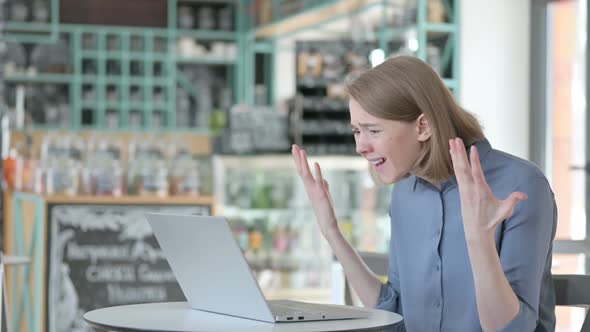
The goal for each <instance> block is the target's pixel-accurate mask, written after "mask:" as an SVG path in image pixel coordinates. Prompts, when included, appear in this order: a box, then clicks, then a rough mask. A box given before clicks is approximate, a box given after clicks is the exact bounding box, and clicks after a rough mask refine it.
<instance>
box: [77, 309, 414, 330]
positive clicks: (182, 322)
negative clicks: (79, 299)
mask: <svg viewBox="0 0 590 332" xmlns="http://www.w3.org/2000/svg"><path fill="white" fill-rule="evenodd" d="M364 310H367V311H368V312H369V316H368V317H367V318H360V319H345V320H331V321H317V322H296V323H267V322H261V321H256V320H251V319H245V318H239V317H234V316H227V315H222V314H216V313H211V312H206V311H201V310H195V309H192V308H191V307H190V306H189V304H188V303H187V302H163V303H146V304H132V305H123V306H116V307H109V308H103V309H97V310H93V311H89V312H87V313H86V314H84V320H86V322H87V323H89V324H90V325H92V326H93V327H96V328H99V329H103V330H107V331H170V332H188V331H190V332H199V331H217V332H224V331H243V332H270V331H273V332H295V331H298V332H319V331H358V330H363V331H393V330H394V328H395V326H396V325H398V324H399V323H400V322H401V321H402V317H401V316H400V315H398V314H395V313H392V312H389V311H384V310H378V309H369V308H364Z"/></svg>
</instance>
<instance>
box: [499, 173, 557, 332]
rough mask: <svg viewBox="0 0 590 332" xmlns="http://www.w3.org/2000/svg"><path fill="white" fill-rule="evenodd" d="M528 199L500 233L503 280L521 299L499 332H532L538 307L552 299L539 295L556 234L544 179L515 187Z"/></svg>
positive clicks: (548, 268)
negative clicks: (504, 276) (511, 317)
mask: <svg viewBox="0 0 590 332" xmlns="http://www.w3.org/2000/svg"><path fill="white" fill-rule="evenodd" d="M517 190H518V191H522V192H524V193H526V194H527V195H528V197H529V198H528V200H526V201H524V202H521V203H520V204H518V205H517V207H516V209H515V211H514V214H513V216H512V217H511V218H509V219H507V220H506V221H505V222H504V224H503V225H502V228H501V230H500V232H502V234H501V237H500V238H501V239H502V240H501V243H500V247H499V249H498V250H499V254H500V261H501V263H502V267H503V269H504V274H505V275H506V279H507V280H508V282H509V283H510V285H511V287H512V289H513V290H514V293H515V294H516V296H517V297H518V300H519V302H520V310H519V312H518V314H517V315H516V317H515V318H514V319H513V320H512V321H511V322H509V323H508V324H507V325H506V326H505V327H504V328H502V329H501V330H500V331H505V332H512V331H519V332H520V331H534V330H535V328H536V327H537V324H538V319H539V307H542V306H544V305H545V304H547V303H540V302H543V301H554V297H553V296H541V284H542V281H543V276H544V274H546V273H547V272H548V271H547V270H550V268H551V266H550V265H551V264H550V262H551V249H552V245H551V243H552V239H553V237H554V236H555V224H556V217H557V215H556V213H557V212H556V207H555V201H554V198H553V193H552V191H551V189H550V187H549V184H548V183H547V180H546V179H545V178H541V177H534V178H530V179H528V181H524V182H522V184H521V185H520V186H519V187H518V188H517Z"/></svg>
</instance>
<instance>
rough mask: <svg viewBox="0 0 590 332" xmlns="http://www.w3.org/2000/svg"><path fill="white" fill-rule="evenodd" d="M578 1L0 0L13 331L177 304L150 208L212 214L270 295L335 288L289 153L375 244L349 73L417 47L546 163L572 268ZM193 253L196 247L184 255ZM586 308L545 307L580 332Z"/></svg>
mask: <svg viewBox="0 0 590 332" xmlns="http://www.w3.org/2000/svg"><path fill="white" fill-rule="evenodd" d="M587 14H588V6H587V2H586V1H584V0H563V1H550V0H517V1H514V0H496V1H485V0H340V1H339V0H125V1H116V0H0V152H1V157H2V164H1V165H2V200H0V211H1V213H0V221H1V226H2V227H1V228H0V232H1V235H2V236H1V237H0V239H1V244H2V247H1V248H2V251H3V253H4V254H5V255H10V256H18V257H24V258H27V259H28V262H27V263H25V264H18V265H8V266H6V270H5V275H6V289H7V309H8V311H7V315H8V316H7V318H8V320H9V321H10V323H11V325H10V331H19V332H20V331H50V332H54V331H55V332H57V331H59V332H62V331H93V329H92V328H90V327H89V326H88V325H87V324H86V323H85V322H84V321H83V320H82V314H83V313H85V312H87V311H89V310H93V309H96V308H101V307H106V306H112V305H120V304H128V303H144V302H156V301H181V300H184V297H183V295H182V292H181V291H180V288H179V287H178V285H177V283H176V280H175V278H174V276H173V274H172V273H171V271H170V268H169V266H168V264H167V262H166V260H165V258H164V257H163V256H162V253H161V251H160V249H159V247H158V245H157V242H156V240H155V238H154V237H153V234H152V233H151V230H150V228H149V226H148V225H147V223H146V222H145V220H144V218H143V213H144V212H146V211H164V212H172V213H196V214H215V215H223V216H226V217H228V219H229V220H230V223H231V226H232V230H233V232H234V235H235V237H236V239H237V240H238V243H239V244H240V247H241V248H242V250H243V252H244V254H245V256H246V258H247V259H248V262H249V263H250V265H251V267H252V268H253V270H254V271H255V274H256V277H257V279H258V282H259V284H260V286H261V288H262V290H263V292H264V293H265V295H266V297H267V298H290V299H295V300H303V301H311V302H319V303H344V280H343V276H342V271H341V268H340V266H339V265H338V263H337V262H335V261H334V259H333V257H332V254H331V251H330V249H329V247H328V246H327V243H326V242H325V240H324V239H323V238H322V237H321V235H320V233H319V230H318V228H317V226H316V224H315V218H314V216H313V211H312V210H311V207H310V205H309V202H308V200H307V196H306V194H305V191H304V189H303V187H302V184H301V181H300V180H299V179H298V178H297V176H296V173H295V170H294V168H293V166H292V161H291V157H290V153H289V152H290V146H291V144H293V143H297V144H300V145H301V146H303V147H304V148H305V149H306V150H307V151H308V153H309V154H310V155H311V160H312V161H319V162H320V164H321V165H322V167H323V169H324V173H325V176H326V178H327V179H328V181H329V182H330V184H331V191H332V194H333V196H334V197H333V198H334V203H335V206H336V210H337V214H338V217H339V222H340V224H341V229H342V230H343V232H344V233H345V235H346V236H347V238H348V239H349V240H350V241H351V242H352V244H353V245H354V246H355V247H356V248H357V249H358V250H362V251H368V252H380V253H385V252H387V250H388V248H389V232H390V229H389V216H388V205H389V201H390V192H391V189H392V187H391V186H377V185H375V184H374V183H373V181H372V180H371V177H370V176H369V174H368V171H367V170H368V165H367V163H366V161H364V160H363V159H362V158H360V157H358V156H356V154H355V151H354V139H353V136H352V135H351V132H350V128H349V115H348V101H347V98H346V93H345V91H344V86H343V82H344V80H345V78H347V77H350V76H354V75H355V74H357V73H359V72H360V71H362V70H364V69H366V68H370V67H372V66H375V65H377V64H379V63H381V62H382V61H383V60H384V59H386V58H388V57H392V56H396V55H412V56H416V57H418V58H420V59H423V60H425V61H427V62H428V63H429V64H430V65H431V66H432V67H433V68H434V69H435V70H436V71H437V72H438V73H439V75H440V76H441V78H442V79H443V80H444V82H445V84H446V86H447V87H448V88H449V89H450V91H451V92H452V93H453V94H454V95H455V97H456V98H457V99H458V100H459V102H460V103H461V105H463V106H464V108H466V109H467V110H468V111H470V112H473V113H475V114H476V115H477V116H478V118H479V119H480V121H481V122H482V124H483V125H484V129H485V134H486V136H487V138H488V139H489V140H490V142H491V144H492V146H493V147H495V148H497V149H500V150H504V151H506V152H509V153H512V154H515V155H517V156H519V157H522V158H525V159H528V160H531V161H532V162H534V163H536V164H537V165H538V166H539V167H541V168H542V169H543V170H544V172H545V174H546V175H547V177H548V178H549V179H550V182H551V185H552V188H553V189H554V192H555V195H556V199H557V203H558V209H559V224H558V232H557V238H556V241H555V243H554V262H553V264H554V266H553V272H554V273H572V274H585V273H586V270H587V265H588V263H589V262H590V261H589V260H588V253H590V239H588V235H589V234H590V233H589V232H590V228H588V227H587V218H586V216H587V213H588V209H589V207H590V204H588V197H589V195H588V190H587V185H586V183H587V181H588V177H587V174H588V167H589V166H588V165H590V164H589V163H588V156H589V155H588V153H587V152H586V151H587V150H588V149H589V148H590V145H589V144H588V141H589V137H590V136H589V134H588V131H587V126H588V123H589V119H588V118H587V116H586V114H587V106H586V95H587V91H588V86H587V84H586V74H587V70H588V65H587V64H588V52H587V43H586V40H587V31H588V24H587ZM195 254H198V253H195ZM584 317H585V309H583V308H579V309H578V308H575V309H571V308H558V319H557V322H558V327H557V330H558V331H579V329H580V326H581V324H582V321H583V319H584Z"/></svg>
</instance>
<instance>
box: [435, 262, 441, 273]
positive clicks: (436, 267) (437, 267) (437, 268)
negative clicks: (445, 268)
mask: <svg viewBox="0 0 590 332" xmlns="http://www.w3.org/2000/svg"><path fill="white" fill-rule="evenodd" d="M434 269H435V270H436V271H437V272H438V271H440V266H439V265H438V264H436V265H435V266H434Z"/></svg>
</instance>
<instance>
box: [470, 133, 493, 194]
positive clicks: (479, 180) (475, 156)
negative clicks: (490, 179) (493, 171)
mask: <svg viewBox="0 0 590 332" xmlns="http://www.w3.org/2000/svg"><path fill="white" fill-rule="evenodd" d="M470 159H471V176H472V178H473V182H474V183H475V184H476V185H477V190H479V191H480V192H481V193H482V194H488V193H490V191H491V190H490V186H489V185H488V183H487V181H486V178H485V175H484V174H483V169H482V167H481V162H480V160H479V152H478V151H477V147H475V145H474V146H472V147H471V154H470Z"/></svg>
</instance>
